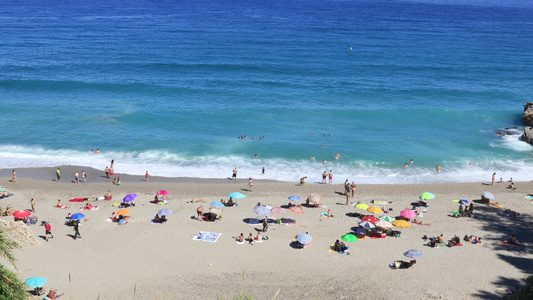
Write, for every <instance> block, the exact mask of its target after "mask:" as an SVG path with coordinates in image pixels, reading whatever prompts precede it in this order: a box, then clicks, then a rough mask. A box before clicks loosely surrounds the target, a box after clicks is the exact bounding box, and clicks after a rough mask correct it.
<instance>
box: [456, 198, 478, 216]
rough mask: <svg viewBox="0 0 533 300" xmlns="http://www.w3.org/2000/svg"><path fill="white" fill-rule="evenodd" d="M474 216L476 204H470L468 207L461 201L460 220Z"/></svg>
mask: <svg viewBox="0 0 533 300" xmlns="http://www.w3.org/2000/svg"><path fill="white" fill-rule="evenodd" d="M473 214H474V204H473V203H470V205H469V206H468V207H466V206H465V204H464V202H463V201H460V204H459V215H458V216H457V217H458V218H461V217H471V216H472V215H473Z"/></svg>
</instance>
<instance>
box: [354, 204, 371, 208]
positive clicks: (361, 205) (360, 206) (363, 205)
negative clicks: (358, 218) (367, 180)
mask: <svg viewBox="0 0 533 300" xmlns="http://www.w3.org/2000/svg"><path fill="white" fill-rule="evenodd" d="M355 207H357V208H359V209H367V208H368V205H366V204H364V203H359V204H357V205H356V206H355Z"/></svg>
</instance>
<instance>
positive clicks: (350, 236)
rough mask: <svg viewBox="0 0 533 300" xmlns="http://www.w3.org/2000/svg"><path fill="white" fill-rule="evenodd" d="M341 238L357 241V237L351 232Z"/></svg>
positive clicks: (347, 240)
mask: <svg viewBox="0 0 533 300" xmlns="http://www.w3.org/2000/svg"><path fill="white" fill-rule="evenodd" d="M342 240H343V241H346V242H355V241H357V237H356V236H355V235H353V234H351V233H349V234H345V235H343V236H342Z"/></svg>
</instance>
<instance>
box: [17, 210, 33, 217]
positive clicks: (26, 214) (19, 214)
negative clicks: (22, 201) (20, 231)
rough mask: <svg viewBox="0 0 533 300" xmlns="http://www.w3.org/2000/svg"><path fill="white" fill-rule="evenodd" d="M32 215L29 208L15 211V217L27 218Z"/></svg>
mask: <svg viewBox="0 0 533 300" xmlns="http://www.w3.org/2000/svg"><path fill="white" fill-rule="evenodd" d="M29 216H31V212H29V211H27V210H18V211H16V212H15V213H13V217H15V218H26V217H29Z"/></svg>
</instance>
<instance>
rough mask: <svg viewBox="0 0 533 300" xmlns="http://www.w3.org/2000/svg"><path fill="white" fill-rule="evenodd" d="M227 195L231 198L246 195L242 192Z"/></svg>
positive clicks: (239, 197) (240, 197)
mask: <svg viewBox="0 0 533 300" xmlns="http://www.w3.org/2000/svg"><path fill="white" fill-rule="evenodd" d="M228 197H230V198H233V199H242V198H246V196H244V195H243V194H241V193H239V192H235V193H231V194H229V195H228Z"/></svg>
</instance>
